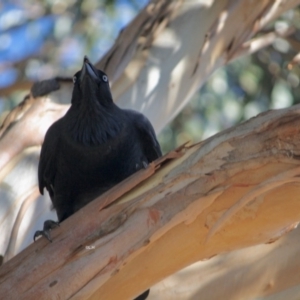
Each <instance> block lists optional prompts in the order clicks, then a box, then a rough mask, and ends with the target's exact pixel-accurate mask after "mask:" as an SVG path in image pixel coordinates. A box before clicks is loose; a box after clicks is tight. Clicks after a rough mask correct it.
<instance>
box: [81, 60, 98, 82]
mask: <svg viewBox="0 0 300 300" xmlns="http://www.w3.org/2000/svg"><path fill="white" fill-rule="evenodd" d="M85 78H89V79H92V80H97V79H98V76H97V71H96V69H95V67H94V66H93V65H92V64H91V63H90V61H89V59H88V58H87V56H85V57H84V59H83V66H82V69H81V75H80V83H83V81H84V79H85Z"/></svg>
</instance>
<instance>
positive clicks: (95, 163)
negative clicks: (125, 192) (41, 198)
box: [34, 56, 162, 296]
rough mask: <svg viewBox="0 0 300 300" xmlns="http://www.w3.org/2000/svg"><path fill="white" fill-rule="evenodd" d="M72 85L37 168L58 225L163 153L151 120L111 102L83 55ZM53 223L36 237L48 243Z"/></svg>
mask: <svg viewBox="0 0 300 300" xmlns="http://www.w3.org/2000/svg"><path fill="white" fill-rule="evenodd" d="M73 82H74V87H73V94H72V101H71V107H70V109H69V110H68V111H67V113H66V115H65V116H64V117H62V118H61V119H59V120H58V121H56V122H55V123H54V124H52V125H51V127H50V128H49V129H48V131H47V133H46V136H45V140H44V143H43V145H42V150H41V156H40V162H39V167H38V180H39V190H40V193H41V194H43V190H44V188H45V187H46V189H47V190H48V192H49V194H50V198H51V200H52V203H53V206H54V209H55V210H56V213H57V216H58V221H59V222H62V221H63V220H65V219H66V218H68V217H69V216H71V215H72V214H74V213H75V212H76V211H78V210H79V209H80V208H82V207H83V206H85V205H86V204H87V203H89V202H90V201H92V200H93V199H95V198H96V197H97V196H99V195H101V194H102V193H104V192H105V191H107V190H109V189H110V188H112V187H113V186H114V185H116V184H117V183H119V182H121V181H122V180H124V179H125V178H127V177H128V176H130V175H132V174H133V173H135V172H136V171H138V170H140V169H142V168H145V167H147V165H148V164H149V163H150V162H152V161H153V160H155V159H157V158H158V157H160V156H161V155H162V153H161V149H160V145H159V143H158V141H157V139H156V135H155V132H154V129H153V127H152V125H151V123H150V122H149V120H148V119H147V118H146V117H145V116H144V115H142V114H141V113H138V112H136V111H133V110H129V109H121V108H119V107H118V106H117V105H116V104H114V102H113V99H112V95H111V91H110V86H109V82H108V77H107V75H106V74H105V73H104V72H102V71H100V70H98V69H96V68H95V67H94V66H93V65H92V64H91V63H90V61H89V59H88V58H87V57H86V56H85V57H84V60H83V66H82V69H81V70H80V71H78V72H77V73H76V74H75V75H74V77H73ZM56 225H58V223H56V222H54V221H49V220H47V221H45V223H44V229H43V230H42V231H37V232H36V234H35V236H34V239H35V238H36V237H37V236H39V235H43V236H45V237H46V238H48V240H50V241H51V238H50V234H49V231H50V230H51V228H53V227H54V226H56ZM144 294H145V296H146V294H148V291H146V292H145V293H144ZM144 294H143V295H144Z"/></svg>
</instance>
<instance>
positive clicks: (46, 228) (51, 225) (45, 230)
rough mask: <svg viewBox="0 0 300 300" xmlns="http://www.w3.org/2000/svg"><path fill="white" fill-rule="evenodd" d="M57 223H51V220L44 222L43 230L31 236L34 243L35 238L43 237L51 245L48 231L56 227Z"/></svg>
mask: <svg viewBox="0 0 300 300" xmlns="http://www.w3.org/2000/svg"><path fill="white" fill-rule="evenodd" d="M58 226H59V223H58V222H55V221H52V220H46V221H45V222H44V227H43V230H37V231H36V232H35V234H34V236H33V240H34V241H35V240H36V238H37V237H39V236H41V235H42V236H43V237H45V238H46V239H47V240H48V241H49V242H50V243H52V239H51V235H50V231H51V230H52V229H53V228H55V227H58Z"/></svg>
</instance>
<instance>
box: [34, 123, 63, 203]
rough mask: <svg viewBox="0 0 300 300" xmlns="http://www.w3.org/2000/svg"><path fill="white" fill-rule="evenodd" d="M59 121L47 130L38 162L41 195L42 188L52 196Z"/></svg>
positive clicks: (59, 129)
mask: <svg viewBox="0 0 300 300" xmlns="http://www.w3.org/2000/svg"><path fill="white" fill-rule="evenodd" d="M60 127H61V123H60V120H59V121H57V122H55V123H54V124H52V125H51V126H50V128H49V129H48V131H47V133H46V135H45V139H44V143H43V145H42V150H41V156H40V162H39V167H38V180H39V190H40V193H41V194H42V195H43V194H44V193H43V190H44V187H46V188H47V190H48V191H49V194H50V197H51V198H52V196H53V183H54V178H55V175H56V167H57V166H56V165H57V164H56V157H57V149H58V144H59V139H60V131H61V128H60Z"/></svg>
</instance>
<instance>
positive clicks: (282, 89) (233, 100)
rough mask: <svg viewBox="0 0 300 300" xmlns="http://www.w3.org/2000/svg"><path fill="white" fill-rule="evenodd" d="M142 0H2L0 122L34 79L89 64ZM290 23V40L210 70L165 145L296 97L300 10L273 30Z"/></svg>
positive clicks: (172, 125) (163, 137) (164, 139)
mask: <svg viewBox="0 0 300 300" xmlns="http://www.w3.org/2000/svg"><path fill="white" fill-rule="evenodd" d="M147 3H148V1H147V0H101V1H99V0H85V1H83V0H81V1H76V0H43V1H41V0H39V1H37V0H36V1H34V0H29V1H21V0H15V1H5V0H2V2H0V115H1V118H0V121H1V120H3V118H4V116H5V114H6V113H7V112H8V111H10V110H11V109H12V108H13V107H14V106H16V105H17V104H18V103H19V102H20V101H21V100H22V99H23V96H25V95H26V94H27V93H28V91H29V89H30V87H31V85H32V82H34V81H38V80H43V79H48V78H52V77H54V76H69V77H71V76H73V74H74V73H75V72H76V71H77V70H78V69H80V68H81V64H82V58H83V56H84V55H88V57H89V58H90V59H91V61H92V62H96V61H98V60H99V59H100V58H101V56H102V55H103V54H104V53H105V52H106V51H107V50H108V49H109V48H110V47H111V46H112V45H113V43H114V40H115V39H116V37H117V36H118V33H119V31H120V30H122V28H124V27H125V26H126V24H128V22H130V20H132V18H133V17H134V16H135V15H136V14H137V13H138V12H139V10H141V9H142V8H143V7H144V6H145V5H146V4H147ZM274 27H275V28H276V29H280V28H283V29H284V28H288V27H294V28H295V29H296V30H295V33H294V34H293V35H292V36H290V37H289V38H285V39H282V38H277V39H276V40H275V42H274V43H273V44H272V45H271V46H269V47H267V48H265V49H263V50H261V51H259V52H257V53H256V54H254V55H252V56H246V57H242V58H240V59H238V60H236V61H234V62H233V63H231V64H229V65H228V66H226V67H224V68H221V69H219V70H218V71H217V72H215V73H214V74H213V75H212V76H211V77H210V79H209V80H208V82H207V83H206V84H205V85H204V86H203V87H202V88H201V90H199V92H198V93H197V94H196V95H194V97H193V99H192V100H191V101H190V103H189V104H188V105H187V106H186V107H185V109H184V110H183V111H182V112H181V113H180V114H179V115H178V116H177V117H176V118H175V119H174V120H173V122H172V123H170V124H169V125H167V126H166V127H165V128H164V130H163V131H162V132H160V133H159V141H160V143H161V145H162V148H163V151H164V152H166V151H169V150H171V149H173V148H174V147H176V146H178V145H180V144H182V143H184V142H186V141H188V140H189V141H192V142H197V141H200V140H202V139H205V138H207V137H209V136H211V135H212V134H214V133H216V132H219V131H220V130H223V129H225V128H228V127H230V126H232V125H234V124H237V123H239V122H241V121H243V120H247V119H249V118H251V117H253V116H255V115H257V114H258V113H259V112H262V111H266V110H268V109H275V108H276V109H277V108H284V107H288V106H291V105H293V104H295V103H298V102H300V97H299V95H300V93H299V92H300V89H299V75H300V69H299V67H298V66H297V65H295V66H293V68H290V67H289V63H290V61H291V60H292V59H293V57H294V56H295V55H296V54H297V53H298V52H300V30H297V29H300V9H299V8H297V9H294V10H291V11H288V12H287V13H285V14H284V15H282V16H281V17H280V19H279V20H277V21H276V22H275V23H273V24H270V28H269V29H268V28H266V29H265V33H266V32H268V30H270V31H271V29H272V30H273V28H274Z"/></svg>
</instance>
